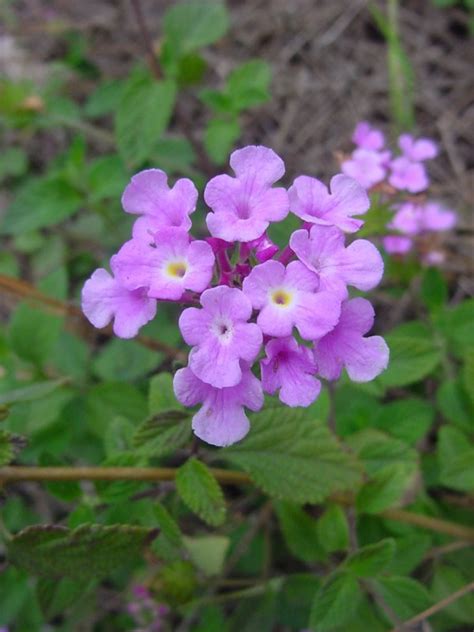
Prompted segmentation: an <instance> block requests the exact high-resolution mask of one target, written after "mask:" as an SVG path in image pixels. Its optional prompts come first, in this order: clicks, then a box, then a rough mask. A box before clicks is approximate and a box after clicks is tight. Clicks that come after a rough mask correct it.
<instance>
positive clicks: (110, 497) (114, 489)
mask: <svg viewBox="0 0 474 632" xmlns="http://www.w3.org/2000/svg"><path fill="white" fill-rule="evenodd" d="M146 465H147V461H146V459H145V458H144V457H143V456H142V455H140V454H136V453H133V454H132V453H130V452H123V453H121V454H112V455H111V456H108V457H107V458H106V459H105V460H104V461H103V462H102V463H101V466H102V467H145V466H146ZM143 487H144V483H143V482H141V481H120V480H118V481H96V482H95V488H96V489H97V493H98V495H99V496H100V498H101V499H102V500H103V501H104V502H105V503H121V502H124V501H126V500H128V499H129V498H131V496H133V495H134V494H137V493H138V492H140V491H141V490H142V489H143Z"/></svg>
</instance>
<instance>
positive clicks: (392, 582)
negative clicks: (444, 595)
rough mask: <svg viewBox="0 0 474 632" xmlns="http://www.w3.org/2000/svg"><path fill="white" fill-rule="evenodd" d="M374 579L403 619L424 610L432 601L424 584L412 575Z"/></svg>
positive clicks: (377, 586) (382, 594) (383, 596)
mask: <svg viewBox="0 0 474 632" xmlns="http://www.w3.org/2000/svg"><path fill="white" fill-rule="evenodd" d="M373 581H374V584H375V586H376V588H377V590H378V591H379V592H380V594H381V596H382V598H383V599H384V600H385V601H386V603H387V604H388V605H389V606H390V608H392V610H394V612H395V613H396V614H397V615H398V617H399V618H400V619H401V620H404V619H410V618H411V617H413V616H414V615H415V614H418V613H419V612H423V610H426V608H429V606H430V605H431V603H432V602H431V597H430V595H429V593H428V591H427V590H426V588H425V587H424V586H423V584H420V582H418V581H416V580H415V579H412V578H411V577H397V576H390V577H379V578H378V579H376V580H373Z"/></svg>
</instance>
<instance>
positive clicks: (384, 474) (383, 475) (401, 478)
mask: <svg viewBox="0 0 474 632" xmlns="http://www.w3.org/2000/svg"><path fill="white" fill-rule="evenodd" d="M413 479H414V471H413V467H412V466H411V465H409V464H406V463H392V464H391V465H388V466H387V467H384V468H383V469H381V470H380V471H379V472H377V473H376V474H375V475H374V476H373V477H372V478H371V480H369V481H368V482H367V483H365V484H364V485H363V486H362V488H361V489H360V491H359V493H358V494H357V498H356V506H357V509H358V510H359V511H362V512H365V513H379V512H380V511H383V510H384V509H387V508H388V507H391V506H393V505H396V504H397V503H398V502H399V501H400V500H401V499H402V497H403V495H404V493H405V492H406V491H407V489H408V488H409V486H410V485H411V483H412V482H413Z"/></svg>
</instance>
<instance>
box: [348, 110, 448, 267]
mask: <svg viewBox="0 0 474 632" xmlns="http://www.w3.org/2000/svg"><path fill="white" fill-rule="evenodd" d="M352 141H353V142H354V144H355V145H356V149H354V151H353V152H352V154H351V155H350V156H349V157H347V158H346V159H344V160H343V161H342V162H341V169H342V171H343V172H344V173H345V174H347V175H349V176H351V177H352V178H354V179H355V180H357V182H359V184H360V185H361V186H363V187H364V189H366V190H368V191H378V192H380V193H381V194H382V195H383V196H384V198H385V199H386V200H388V201H390V202H391V207H392V209H393V211H394V215H393V217H392V219H391V221H390V222H389V223H388V225H387V232H388V234H387V235H386V236H385V237H384V239H383V245H384V248H385V250H386V251H387V252H388V253H389V254H392V255H406V254H407V253H410V252H412V251H414V250H415V248H418V250H419V251H420V255H421V257H422V260H423V261H424V262H425V263H427V264H430V265H436V264H440V263H442V262H443V260H444V253H443V251H442V250H440V249H438V246H436V245H433V242H434V241H435V240H434V239H433V234H434V233H440V232H443V231H446V230H449V229H451V228H453V227H454V226H455V225H456V221H457V220H456V214H455V213H454V212H453V211H452V210H450V209H447V208H445V207H444V206H443V205H442V204H440V203H439V202H437V201H434V200H430V199H429V198H428V197H427V195H426V190H427V189H428V187H429V185H430V180H429V176H428V173H427V170H426V162H427V161H428V160H431V159H433V158H436V156H437V155H438V146H437V145H436V143H435V142H434V141H433V140H431V139H429V138H418V139H416V138H414V137H413V136H412V135H411V134H401V135H400V136H399V138H398V149H399V153H398V155H392V152H391V151H390V150H389V149H387V145H386V140H385V137H384V134H383V133H382V132H381V131H380V130H378V129H376V128H374V127H372V126H371V125H370V124H369V123H367V122H366V121H361V122H360V123H358V124H357V126H356V128H355V131H354V134H353V136H352Z"/></svg>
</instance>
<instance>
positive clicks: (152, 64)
mask: <svg viewBox="0 0 474 632" xmlns="http://www.w3.org/2000/svg"><path fill="white" fill-rule="evenodd" d="M130 4H131V5H132V9H133V12H134V13H135V19H136V21H137V25H138V28H139V29H140V34H141V38H142V45H143V47H144V49H145V53H146V56H147V59H148V66H149V68H150V71H151V73H152V74H153V76H154V77H155V79H161V68H160V66H159V64H158V60H157V58H156V54H155V49H154V47H153V40H152V38H151V35H150V31H149V30H148V27H147V25H146V22H145V18H144V15H143V10H142V5H141V2H140V0H130Z"/></svg>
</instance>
